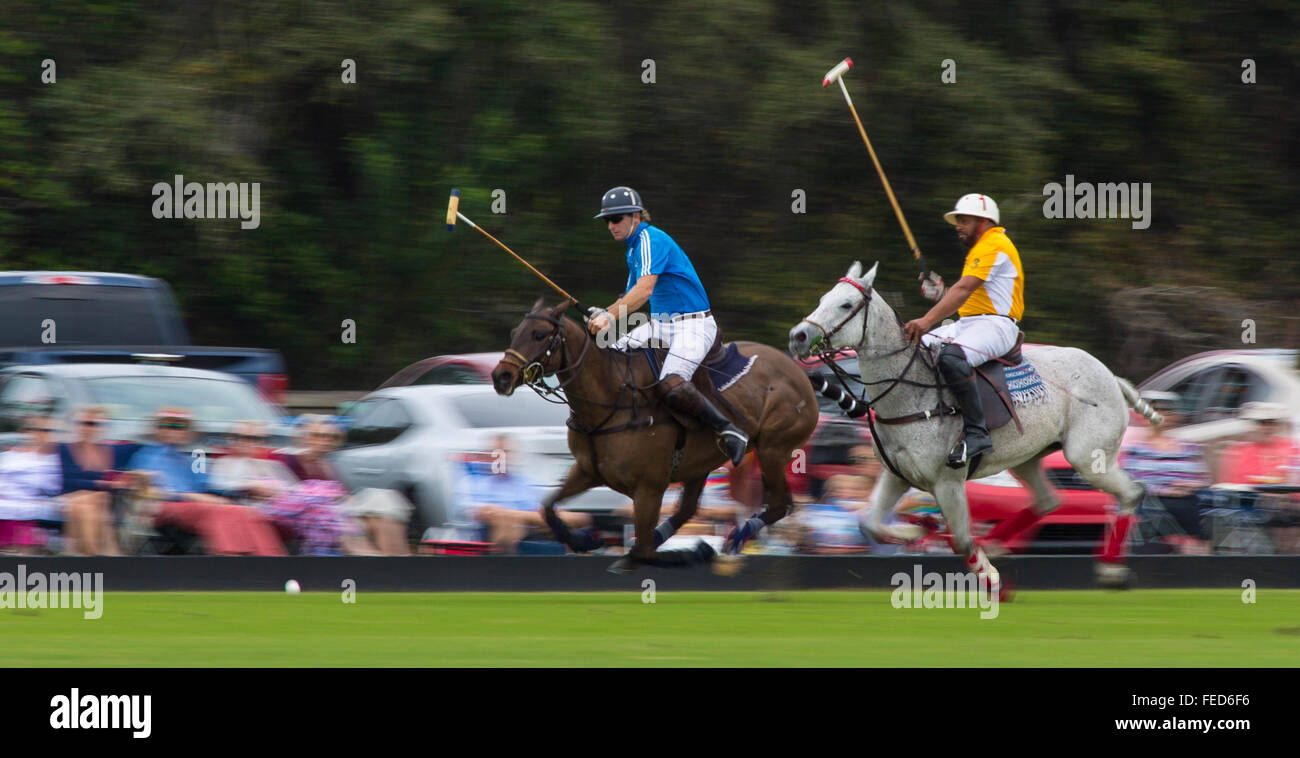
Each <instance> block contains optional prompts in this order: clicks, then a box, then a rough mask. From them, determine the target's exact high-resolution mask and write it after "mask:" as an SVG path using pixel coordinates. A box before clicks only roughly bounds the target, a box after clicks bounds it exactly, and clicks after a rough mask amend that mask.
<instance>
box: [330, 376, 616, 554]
mask: <svg viewBox="0 0 1300 758" xmlns="http://www.w3.org/2000/svg"><path fill="white" fill-rule="evenodd" d="M349 415H350V416H351V423H350V428H349V431H348V437H347V442H346V443H345V445H344V448H343V449H342V450H340V451H338V452H336V453H335V454H334V460H335V463H336V464H337V466H338V467H339V470H340V473H341V474H342V475H343V477H344V479H345V480H346V482H347V484H348V486H349V487H350V488H353V489H357V488H361V487H379V488H385V489H395V490H398V491H399V492H402V493H403V494H405V495H406V496H407V497H408V498H409V499H410V500H411V501H412V502H413V503H414V504H415V506H416V514H415V516H413V518H412V526H411V529H412V532H413V533H414V534H415V536H417V537H418V536H421V535H423V533H424V531H425V529H427V528H428V527H446V526H452V525H457V521H456V519H457V513H456V503H455V502H453V499H452V493H453V490H454V487H455V483H456V481H457V479H458V478H459V477H460V475H461V472H462V470H463V467H462V462H461V459H462V458H463V457H464V456H465V455H466V454H471V453H480V452H483V451H490V450H491V449H492V445H493V443H494V441H495V440H496V438H497V437H499V436H506V437H508V438H510V440H511V443H512V446H513V447H514V457H515V459H516V462H517V465H520V466H521V467H522V469H523V470H524V471H526V472H527V473H528V475H529V476H530V477H532V478H533V479H535V480H537V482H538V483H539V490H538V495H537V496H538V500H539V501H540V500H541V498H542V497H543V495H544V494H545V493H546V492H547V491H549V490H550V489H551V488H552V487H555V486H557V485H558V484H559V483H560V481H561V480H562V479H563V478H564V475H565V473H566V472H567V471H568V470H569V467H570V466H571V465H572V464H573V456H572V454H570V452H569V445H568V427H567V426H565V422H566V421H567V419H568V416H569V408H568V406H566V405H562V404H557V403H551V402H548V401H546V400H544V399H542V398H541V397H540V396H538V395H537V394H535V393H533V392H527V391H524V392H516V393H514V394H513V395H511V396H510V397H502V396H500V395H497V394H496V391H495V390H493V388H492V387H491V386H490V385H486V384H459V385H420V386H414V387H389V388H386V389H380V390H376V391H375V392H372V393H370V394H369V395H367V396H365V397H364V398H362V399H361V400H359V401H357V403H356V404H354V405H353V406H352V407H351V408H350V411H349ZM626 502H628V498H626V497H625V496H623V495H620V494H618V493H616V492H613V491H612V490H610V489H608V488H606V487H600V488H597V489H594V490H591V491H589V492H587V493H585V494H584V495H580V496H578V497H576V498H573V499H572V500H569V501H567V502H566V503H565V504H564V507H566V508H573V509H579V510H588V511H592V512H595V513H598V514H599V513H607V512H609V511H612V510H613V509H614V507H616V506H618V505H622V504H624V503H626Z"/></svg>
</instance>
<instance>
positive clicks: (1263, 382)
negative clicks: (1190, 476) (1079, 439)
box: [1126, 349, 1300, 443]
mask: <svg viewBox="0 0 1300 758" xmlns="http://www.w3.org/2000/svg"><path fill="white" fill-rule="evenodd" d="M1297 356H1300V351H1297V350H1269V349H1260V350H1215V351H1212V352H1208V353H1198V354H1197V355H1193V356H1189V357H1187V358H1184V359H1182V360H1181V361H1177V362H1175V363H1172V364H1170V365H1169V366H1166V367H1165V368H1163V369H1161V370H1159V371H1157V372H1156V373H1154V374H1152V375H1151V376H1150V377H1148V378H1147V380H1146V381H1144V382H1142V384H1141V385H1139V386H1138V389H1139V390H1141V391H1146V390H1161V391H1165V392H1173V393H1175V394H1177V395H1178V396H1179V397H1180V398H1181V399H1182V402H1183V405H1184V408H1185V410H1186V418H1185V419H1184V423H1183V425H1182V426H1181V427H1179V428H1177V429H1173V430H1171V431H1170V434H1171V436H1175V437H1179V438H1181V439H1185V440H1188V441H1191V442H1201V443H1207V442H1216V441H1220V440H1224V439H1227V438H1231V437H1238V436H1240V435H1242V434H1244V433H1246V432H1248V431H1250V429H1251V428H1252V424H1251V423H1250V422H1247V421H1242V420H1241V419H1239V418H1237V413H1238V411H1239V410H1240V409H1241V406H1242V404H1243V403H1248V402H1250V401H1252V400H1263V401H1268V402H1274V403H1280V404H1282V405H1284V406H1286V407H1287V408H1288V409H1290V411H1291V415H1292V417H1293V418H1297V419H1300V373H1298V372H1297V370H1296V361H1297ZM1148 429H1149V425H1148V424H1147V423H1146V422H1145V421H1144V420H1143V419H1142V417H1141V416H1139V415H1138V414H1136V413H1134V414H1132V423H1131V424H1130V430H1129V436H1128V437H1126V442H1131V441H1135V440H1137V439H1140V438H1141V437H1143V436H1145V435H1146V434H1147V430H1148Z"/></svg>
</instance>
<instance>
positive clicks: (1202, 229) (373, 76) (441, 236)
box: [0, 0, 1300, 389]
mask: <svg viewBox="0 0 1300 758" xmlns="http://www.w3.org/2000/svg"><path fill="white" fill-rule="evenodd" d="M1298 16H1300V12H1298V11H1297V10H1296V6H1295V5H1294V4H1291V3H1272V2H1269V3H1256V4H1254V5H1252V6H1246V5H1242V4H1233V3H1228V4H1225V3H1222V2H1193V3H1191V4H1187V3H1182V4H1174V5H1170V4H1162V3H1157V2H1125V3H1118V4H1093V3H1086V4H1085V3H1078V2H1067V1H1065V0H1051V1H1050V2H1003V3H971V2H969V1H967V2H955V1H952V2H949V1H936V2H913V3H889V4H877V3H856V2H818V1H814V0H809V2H799V3H794V2H789V1H788V0H779V1H778V0H772V1H770V2H750V1H748V0H725V1H723V2H709V3H699V2H677V1H676V0H672V1H666V2H659V3H652V4H646V3H629V2H621V1H617V2H578V1H576V0H555V1H552V2H545V3H533V2H524V1H523V0H518V1H515V0H495V1H494V2H484V1H478V2H460V3H456V2H438V3H429V2H425V1H423V0H409V1H399V0H388V1H387V2H385V1H382V0H381V1H380V2H369V3H339V2H280V3H254V2H235V3H219V4H212V5H195V4H191V3H181V4H170V3H155V2H137V3H128V2H123V3H116V4H109V3H102V2H88V1H87V2H67V3H58V4H56V5H51V4H48V3H39V2H26V1H21V0H20V1H17V2H10V3H8V4H7V5H6V9H5V14H4V16H3V18H2V19H0V266H3V267H4V268H6V269H21V268H58V269H92V270H109V271H124V272H131V273H144V274H152V275H156V276H161V277H164V278H166V279H167V280H169V281H170V282H171V283H172V285H173V286H174V288H175V290H176V292H177V295H178V297H179V298H180V299H181V301H182V306H183V307H184V309H185V314H186V318H187V322H188V324H189V326H190V329H191V332H192V333H193V335H194V337H195V339H196V340H197V341H199V342H201V343H205V344H218V343H224V344H234V345H248V346H263V347H278V348H280V349H281V350H282V351H283V352H284V353H285V355H286V357H287V359H288V361H289V365H290V371H291V374H292V383H293V385H294V386H295V387H298V388H319V389H329V388H340V387H348V388H365V387H370V386H373V385H374V384H377V383H378V382H379V381H381V380H382V379H384V378H385V377H387V376H388V375H389V374H391V373H393V372H395V371H396V370H397V369H399V368H401V367H402V366H404V365H406V364H407V363H409V362H411V361H414V360H417V359H419V358H423V357H426V356H429V355H434V354H438V353H444V352H459V351H480V350H493V351H494V350H498V349H503V348H504V347H505V344H506V341H507V332H508V330H509V328H510V327H511V326H513V324H515V323H516V322H517V321H518V319H519V316H520V315H521V314H522V312H523V311H524V310H525V309H526V307H527V306H528V305H529V304H531V303H532V301H533V299H534V298H535V297H536V296H537V295H539V294H544V293H545V292H546V290H545V288H544V286H543V285H541V284H540V283H539V282H537V281H536V280H535V279H533V278H532V277H531V275H529V274H528V273H527V272H526V271H525V270H524V269H523V268H522V267H520V266H518V265H517V264H516V263H514V262H513V261H512V260H511V259H510V258H509V257H508V256H507V255H506V254H505V253H504V252H502V251H500V250H498V249H497V248H495V247H494V246H492V245H491V244H490V243H489V242H488V241H487V240H485V239H483V238H482V237H481V236H480V235H478V234H477V233H475V232H473V231H472V230H469V229H460V230H458V231H457V232H455V233H454V234H448V233H447V232H446V231H445V228H444V226H443V216H444V212H445V208H446V201H447V195H448V191H449V190H450V189H451V188H452V187H460V188H461V189H462V190H463V193H464V196H463V200H462V203H461V210H462V211H463V212H464V213H465V214H466V215H468V216H469V217H470V218H472V219H474V220H475V221H477V222H478V223H480V224H482V225H483V226H484V228H486V229H487V230H488V231H490V232H492V233H493V234H495V235H496V236H497V237H499V238H500V239H502V240H503V241H505V242H506V243H507V244H509V245H511V247H513V248H514V249H515V250H516V251H517V252H519V253H520V254H521V255H523V256H525V257H526V258H528V259H529V260H530V261H532V262H533V264H534V265H536V266H537V267H538V268H540V269H541V270H543V271H544V272H546V273H548V275H550V276H551V277H552V278H554V279H555V280H556V281H557V282H559V283H560V284H561V285H562V286H564V287H566V288H568V289H570V291H572V292H574V293H575V294H577V295H578V296H579V297H580V298H582V299H583V300H584V301H585V302H589V303H599V304H607V303H608V302H610V301H611V300H612V299H613V298H614V297H615V295H616V294H618V292H619V291H621V287H622V285H623V283H624V281H625V278H626V268H625V265H624V262H623V256H622V246H621V245H618V244H617V243H614V242H612V241H611V240H610V239H609V237H608V236H607V234H606V232H605V230H604V227H603V226H602V225H600V224H599V223H598V222H594V221H591V220H590V216H591V215H592V214H593V213H594V212H595V207H596V202H597V199H598V198H599V194H600V192H601V191H603V190H604V189H606V188H607V187H609V186H612V185H615V184H630V185H632V186H635V187H636V188H637V189H638V190H640V191H641V192H642V194H643V196H644V197H645V198H646V202H647V204H648V206H649V207H650V208H651V210H652V211H653V213H654V218H655V222H656V223H657V224H658V225H660V226H662V227H663V228H664V229H665V230H666V231H668V232H669V234H671V235H673V236H674V237H675V238H676V239H677V240H678V242H680V243H681V244H682V246H683V247H684V248H685V249H686V250H687V251H688V252H689V253H690V254H691V256H692V257H693V259H694V261H695V263H696V266H697V267H698V268H699V270H700V273H701V275H702V277H703V278H704V281H705V284H706V286H708V288H709V290H710V294H711V296H712V299H713V303H714V307H715V310H716V311H717V312H718V313H719V321H720V323H721V325H722V327H723V329H724V330H725V333H726V334H727V336H729V337H731V338H747V339H756V340H760V341H764V342H768V343H771V344H778V345H779V344H784V342H785V333H786V330H787V329H788V328H789V327H790V326H791V325H792V324H794V323H795V322H796V321H798V319H799V318H800V317H801V316H803V315H804V314H805V313H807V312H808V311H809V310H811V308H812V307H813V305H814V303H815V302H816V298H817V297H818V296H819V295H820V294H821V293H822V292H823V291H824V290H825V289H827V288H828V287H829V286H830V285H831V284H833V283H834V280H835V278H837V277H838V276H840V275H841V274H842V273H843V272H844V270H845V269H846V268H847V267H848V265H849V264H850V263H851V262H852V261H853V260H854V259H862V260H863V261H864V262H866V263H868V264H869V263H870V262H871V261H873V260H877V259H879V260H880V261H881V263H882V268H881V276H880V280H879V288H880V289H882V290H884V291H887V292H890V291H892V292H899V293H902V295H903V297H902V308H903V311H904V313H903V315H904V316H905V317H908V318H910V317H914V316H916V315H919V314H920V313H921V312H922V309H923V307H924V303H923V302H922V301H921V300H920V298H919V295H918V294H917V288H916V284H915V280H914V276H915V272H914V269H913V266H912V264H911V261H910V256H909V255H908V252H907V250H906V245H905V243H904V241H903V237H902V234H901V232H900V231H899V230H898V226H897V223H896V221H895V220H894V217H893V214H892V212H891V211H890V209H889V205H888V203H887V202H886V199H885V196H884V192H883V191H882V189H881V188H880V183H879V180H878V179H877V178H876V176H875V172H874V171H873V170H872V168H871V165H870V162H869V160H868V158H867V155H866V151H865V149H864V147H863V146H862V144H861V141H860V139H859V137H858V136H857V132H856V129H855V127H854V126H853V123H852V120H851V118H850V116H849V113H848V109H847V108H846V107H845V105H844V103H843V99H842V97H841V96H840V94H839V92H838V88H829V89H827V90H823V89H822V88H821V87H820V80H821V76H822V74H823V73H824V72H825V71H826V69H828V68H830V66H831V65H833V64H834V63H835V62H836V61H838V60H839V59H841V58H843V57H844V56H845V55H850V56H852V57H853V58H854V61H855V63H856V66H855V68H854V69H853V70H852V71H851V72H850V74H849V77H848V79H847V82H848V84H849V87H850V91H851V92H852V94H853V95H854V98H855V103H856V104H857V106H858V109H859V112H860V113H861V115H862V117H863V120H864V122H865V125H866V128H867V131H868V134H869V135H870V136H871V138H872V141H873V144H874V145H875V147H876V150H877V152H878V153H879V155H880V158H881V161H882V163H883V164H884V167H885V169H886V171H887V172H888V174H889V176H890V179H891V181H892V182H893V185H894V189H895V192H896V193H897V195H898V198H899V200H900V202H901V203H902V204H903V208H904V210H905V211H906V213H907V214H908V219H909V222H910V223H911V225H912V227H913V231H914V233H915V234H916V236H917V239H918V241H919V242H920V244H921V246H922V249H923V250H925V251H926V253H927V255H928V256H929V257H930V258H931V259H932V261H933V262H934V263H935V264H936V266H937V267H938V268H939V269H940V271H941V273H943V274H944V275H945V276H946V277H948V278H949V279H950V280H952V279H955V277H956V275H957V273H958V268H957V267H958V265H959V262H960V259H961V253H960V252H959V251H958V250H957V246H956V241H955V237H954V236H953V235H952V233H951V231H950V228H949V227H948V225H947V224H945V223H944V222H943V220H942V218H941V215H942V213H943V212H944V211H945V210H947V208H949V207H950V206H951V204H952V202H953V201H954V200H955V199H956V198H957V197H958V196H960V195H962V194H964V193H966V192H971V191H981V192H985V193H988V194H990V195H992V196H993V197H995V198H996V199H997V200H998V201H999V202H1000V203H1001V205H1002V208H1003V214H1004V224H1005V225H1006V226H1007V228H1008V230H1009V232H1010V234H1011V237H1012V239H1013V240H1015V242H1016V243H1017V244H1018V246H1019V247H1020V250H1021V253H1022V255H1023V258H1024V261H1025V266H1026V269H1027V282H1028V284H1029V289H1028V296H1027V301H1028V308H1029V311H1028V317H1027V319H1026V330H1027V332H1028V337H1029V339H1030V340H1031V341H1037V342H1061V343H1068V344H1076V345H1079V346H1081V347H1084V348H1087V349H1091V350H1094V351H1096V352H1097V354H1098V355H1099V356H1100V357H1102V358H1103V360H1106V361H1108V362H1111V363H1112V365H1113V366H1114V367H1115V368H1117V370H1120V371H1123V370H1124V367H1125V363H1124V356H1122V355H1119V354H1118V353H1117V351H1116V349H1115V347H1114V345H1113V342H1112V341H1111V340H1110V339H1109V338H1108V335H1111V334H1113V332H1114V328H1113V327H1114V324H1112V323H1111V322H1110V318H1111V316H1110V315H1109V314H1110V311H1108V309H1107V306H1106V304H1107V303H1108V302H1110V297H1111V295H1112V293H1114V292H1115V291H1116V290H1117V289H1119V288H1123V287H1130V286H1142V285H1150V284H1158V283H1178V284H1189V285H1213V286H1218V287H1223V288H1225V289H1227V290H1229V291H1231V292H1233V293H1234V294H1235V295H1237V296H1239V297H1245V298H1247V299H1248V300H1251V301H1254V302H1259V303H1260V306H1259V314H1258V316H1257V317H1256V318H1257V321H1258V322H1259V326H1258V337H1259V341H1260V344H1263V345H1269V344H1271V345H1283V346H1286V345H1285V343H1286V342H1287V341H1288V340H1289V341H1292V342H1294V341H1295V339H1296V333H1295V321H1294V320H1287V319H1285V318H1283V316H1291V315H1294V314H1293V312H1294V310H1295V307H1294V303H1295V302H1296V298H1297V297H1300V265H1298V263H1297V256H1296V255H1295V254H1294V253H1293V252H1292V249H1291V236H1292V235H1290V234H1288V233H1287V232H1288V230H1287V227H1288V226H1289V225H1291V224H1293V223H1294V221H1293V218H1292V214H1293V213H1294V211H1295V209H1296V208H1297V206H1298V205H1300V203H1297V200H1298V199H1300V198H1298V197H1297V192H1296V190H1295V187H1296V186H1297V181H1298V180H1300V176H1298V175H1300V123H1297V121H1298V120H1300V116H1298V115H1297V114H1298V113H1300V109H1296V108H1295V107H1294V94H1295V93H1296V92H1297V91H1300V87H1298V86H1297V85H1298V84H1300V82H1298V81H1297V80H1298V79H1300V69H1298V68H1297V63H1296V61H1297V60H1300V55H1297V53H1298V52H1300V51H1298V50H1297V47H1298V46H1300V43H1298V42H1297V39H1298V38H1297V36H1296V35H1295V33H1294V31H1295V29H1296V28H1298V27H1300V24H1297V21H1300V18H1297V17H1298ZM44 58H53V59H54V60H55V61H56V63H57V66H58V82H57V84H53V85H45V84H42V83H41V82H40V72H41V68H40V65H41V60H42V59H44ZM345 58H351V59H353V60H354V61H355V62H356V66H357V83H356V84H351V85H350V84H344V83H343V82H342V81H340V73H341V67H340V64H341V62H342V60H343V59H345ZM1244 58H1252V59H1254V60H1255V62H1256V66H1257V75H1258V83H1257V84H1254V85H1246V84H1243V83H1242V82H1241V71H1242V69H1241V62H1242V59H1244ZM644 59H653V60H654V62H655V77H656V82H655V83H654V84H646V83H643V82H642V61H643V60H644ZM944 59H952V60H954V61H955V62H956V66H957V83H956V84H951V85H945V84H942V83H941V82H940V73H941V69H940V62H941V61H942V60H944ZM177 173H181V174H184V175H185V177H186V179H187V180H188V181H198V182H209V181H220V182H232V181H233V182H260V183H261V206H262V221H261V228H259V229H257V230H252V231H241V230H240V229H239V228H238V222H237V221H233V220H228V221H212V220H209V221H177V220H155V219H154V218H153V217H152V215H151V213H150V208H151V207H152V200H153V197H152V195H151V192H150V188H151V187H152V185H153V183H154V182H158V181H170V180H171V178H172V176H173V175H174V174H177ZM1067 173H1071V174H1074V175H1075V177H1076V179H1077V180H1079V181H1094V182H1101V181H1106V182H1118V181H1139V182H1142V181H1149V182H1151V183H1152V185H1153V194H1154V211H1153V219H1154V221H1153V223H1152V226H1151V228H1150V229H1149V230H1146V231H1137V230H1133V229H1131V228H1130V227H1129V225H1128V222H1126V221H1119V220H1116V221H1091V222H1089V221H1073V222H1072V221H1061V220H1047V219H1044V218H1043V215H1042V211H1041V207H1042V202H1043V197H1042V189H1043V185H1044V184H1045V183H1047V182H1050V181H1061V180H1062V178H1063V177H1064V175H1065V174H1067ZM495 188H500V189H503V190H505V191H506V193H507V201H508V213H507V214H506V215H503V216H496V215H493V214H492V212H491V209H490V208H491V201H492V198H491V192H492V190H493V189H495ZM796 188H798V189H803V190H804V191H805V192H806V193H807V210H808V212H807V213H806V214H803V215H796V214H792V213H791V207H790V206H791V192H792V191H793V190H794V189H796ZM551 299H553V297H551ZM1265 301H1268V302H1265ZM1270 303H1271V304H1270ZM344 319H354V320H355V321H356V323H357V342H356V344H342V343H341V342H340V339H339V335H340V333H341V331H342V328H341V326H340V324H341V322H342V321H343V320H344ZM1224 346H1225V347H1228V346H1230V345H1224ZM1292 346H1294V345H1292ZM1134 378H1139V379H1140V378H1141V377H1134Z"/></svg>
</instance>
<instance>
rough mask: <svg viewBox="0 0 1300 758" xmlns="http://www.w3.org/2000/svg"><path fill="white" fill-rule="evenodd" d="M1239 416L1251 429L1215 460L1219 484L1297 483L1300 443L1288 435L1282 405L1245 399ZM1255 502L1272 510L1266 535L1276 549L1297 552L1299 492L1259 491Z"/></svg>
mask: <svg viewBox="0 0 1300 758" xmlns="http://www.w3.org/2000/svg"><path fill="white" fill-rule="evenodd" d="M1241 418H1243V419H1246V420H1247V421H1253V422H1255V429H1254V430H1253V431H1252V432H1251V433H1250V435H1249V436H1248V437H1247V438H1246V439H1245V440H1243V441H1241V442H1236V443H1233V444H1232V445H1231V446H1230V447H1228V449H1227V450H1226V451H1225V452H1224V454H1223V456H1222V458H1220V460H1219V476H1218V480H1219V482H1220V483H1225V484H1232V485H1248V486H1256V485H1266V484H1300V446H1298V445H1296V443H1295V440H1294V439H1292V437H1291V436H1290V430H1289V428H1288V427H1289V425H1290V420H1289V418H1288V414H1287V411H1286V408H1285V407H1284V406H1282V405H1281V404H1279V403H1268V402H1259V401H1254V402H1249V403H1246V404H1245V405H1243V406H1242V408H1241ZM1256 502H1257V505H1259V506H1262V507H1263V508H1264V509H1265V510H1270V511H1273V512H1274V513H1275V515H1274V517H1273V518H1274V520H1273V522H1272V528H1271V530H1270V531H1271V533H1270V538H1271V540H1272V542H1273V545H1274V547H1275V549H1276V550H1277V552H1279V553H1284V554H1294V553H1300V526H1297V525H1296V524H1297V522H1300V494H1272V493H1270V494H1262V495H1260V496H1259V500H1258V501H1256Z"/></svg>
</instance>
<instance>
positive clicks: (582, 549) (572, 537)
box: [542, 508, 605, 553]
mask: <svg viewBox="0 0 1300 758" xmlns="http://www.w3.org/2000/svg"><path fill="white" fill-rule="evenodd" d="M542 519H543V520H544V521H546V526H547V528H549V529H550V530H551V534H553V535H554V536H555V539H556V540H557V541H559V542H560V543H562V544H565V545H568V546H569V548H570V549H572V550H573V551H574V552H575V553H590V552H592V551H594V550H599V549H601V548H602V547H604V546H605V542H604V541H603V540H601V539H600V537H598V536H597V534H596V533H595V532H593V531H592V530H590V529H579V530H577V531H574V530H572V529H570V528H569V525H568V524H566V523H564V521H563V519H561V518H560V516H559V514H557V513H556V512H555V509H554V508H543V509H542Z"/></svg>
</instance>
